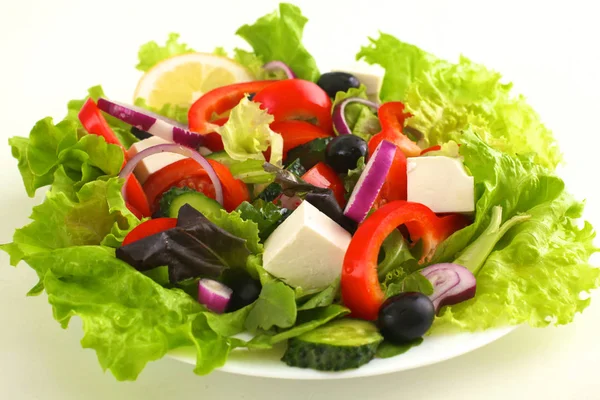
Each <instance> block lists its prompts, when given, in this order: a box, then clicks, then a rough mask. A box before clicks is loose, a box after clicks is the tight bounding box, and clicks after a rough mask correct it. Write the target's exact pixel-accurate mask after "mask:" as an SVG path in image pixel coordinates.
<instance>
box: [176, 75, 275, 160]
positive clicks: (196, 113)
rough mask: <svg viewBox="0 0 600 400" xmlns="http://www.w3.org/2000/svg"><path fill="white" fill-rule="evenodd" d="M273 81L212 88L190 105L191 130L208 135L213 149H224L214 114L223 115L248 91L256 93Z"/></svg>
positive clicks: (207, 141)
mask: <svg viewBox="0 0 600 400" xmlns="http://www.w3.org/2000/svg"><path fill="white" fill-rule="evenodd" d="M272 83H273V81H254V82H244V83H236V84H233V85H229V86H223V87H220V88H216V89H213V90H211V91H210V92H208V93H205V94H204V95H203V96H202V97H200V98H199V99H198V100H196V102H194V104H192V106H191V107H190V110H189V113H188V121H189V125H190V130H191V131H192V132H197V133H199V134H201V135H206V143H205V145H206V147H208V148H209V149H211V150H212V151H220V150H223V142H222V141H221V138H220V137H219V135H218V134H216V133H211V132H214V129H215V127H216V126H219V125H217V124H216V123H215V122H216V121H213V115H222V114H224V113H226V112H227V111H229V110H231V109H232V108H234V107H235V106H236V105H238V103H239V102H240V100H242V98H244V97H245V96H246V94H247V93H255V92H258V91H259V90H260V89H262V88H264V87H266V86H268V85H270V84H272Z"/></svg>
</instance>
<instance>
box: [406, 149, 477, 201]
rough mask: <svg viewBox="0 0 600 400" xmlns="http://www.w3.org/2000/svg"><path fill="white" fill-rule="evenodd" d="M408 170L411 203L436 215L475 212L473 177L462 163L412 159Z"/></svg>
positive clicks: (408, 194) (437, 157)
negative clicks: (426, 208) (425, 207)
mask: <svg viewBox="0 0 600 400" xmlns="http://www.w3.org/2000/svg"><path fill="white" fill-rule="evenodd" d="M406 169H407V192H408V193H407V197H408V201H412V202H415V203H421V204H424V205H426V206H427V207H429V208H431V210H432V211H434V212H436V213H450V212H457V213H470V212H473V211H475V188H474V181H473V177H472V176H469V175H468V174H467V171H466V170H465V167H464V165H463V164H462V162H461V161H460V160H459V159H457V158H452V157H445V156H430V157H409V158H408V159H407V166H406Z"/></svg>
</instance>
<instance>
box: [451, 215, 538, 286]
mask: <svg viewBox="0 0 600 400" xmlns="http://www.w3.org/2000/svg"><path fill="white" fill-rule="evenodd" d="M529 218H531V216H529V215H516V216H514V217H512V218H511V219H509V220H508V221H506V222H504V223H502V207H501V206H495V207H494V208H492V217H491V219H490V224H489V225H488V227H487V228H486V229H485V231H483V233H482V234H481V235H480V236H479V237H478V238H477V240H475V241H474V242H473V243H471V244H470V245H469V246H467V247H466V248H465V249H464V250H463V251H461V253H460V254H459V256H458V258H456V260H454V262H455V263H456V264H459V265H463V266H464V267H465V268H467V269H468V270H469V271H470V272H472V273H473V274H474V275H477V273H478V272H479V270H480V269H481V267H483V264H484V263H485V260H486V259H487V258H488V256H489V255H490V253H491V252H492V250H493V249H494V247H496V244H497V243H498V242H499V241H500V239H502V237H503V236H504V235H505V234H506V232H508V231H509V230H510V229H511V228H512V227H513V226H515V225H518V224H519V223H522V222H523V221H527V220H528V219H529Z"/></svg>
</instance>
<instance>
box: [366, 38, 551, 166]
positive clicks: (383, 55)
mask: <svg viewBox="0 0 600 400" xmlns="http://www.w3.org/2000/svg"><path fill="white" fill-rule="evenodd" d="M370 41H371V43H370V45H368V46H365V47H363V48H362V49H361V51H360V52H359V53H358V54H357V58H361V59H364V60H365V61H367V62H368V63H370V64H379V65H381V66H382V67H383V68H384V69H385V76H384V79H383V85H382V87H381V92H380V94H379V97H380V98H381V100H382V101H385V102H389V101H401V102H403V103H404V104H405V105H406V112H408V113H410V114H411V115H412V116H411V117H410V118H408V120H407V121H406V123H407V128H409V127H410V128H412V129H414V130H416V131H419V132H421V133H423V138H422V140H421V145H422V146H423V148H427V147H429V146H433V145H436V144H443V143H446V142H448V141H449V140H455V141H457V142H459V143H460V142H461V141H462V140H461V133H462V131H464V130H465V129H467V128H469V127H470V128H471V129H474V130H475V132H476V133H477V134H478V135H480V137H481V138H482V140H483V141H484V142H485V143H487V144H489V145H491V146H493V147H494V148H495V149H498V150H499V151H502V152H504V153H507V154H510V155H518V154H531V155H532V156H533V158H534V160H535V162H536V163H538V164H541V165H542V166H545V167H549V168H552V169H554V168H556V166H557V165H558V163H559V162H560V161H561V158H562V157H561V154H560V150H559V149H558V145H557V142H556V140H555V138H554V136H553V135H552V132H551V131H550V130H549V129H548V128H547V127H546V126H544V125H543V124H542V121H541V119H540V117H539V115H538V114H537V113H536V112H535V111H534V110H533V108H532V107H531V106H530V105H529V104H527V102H526V100H525V98H524V97H523V96H516V95H515V94H514V92H512V86H513V85H512V84H511V83H506V82H505V81H504V79H502V76H501V75H500V74H499V73H498V72H496V71H493V70H489V69H487V68H485V67H484V66H482V65H480V64H477V63H474V62H472V61H471V60H469V59H468V58H466V57H460V59H459V60H458V62H457V63H451V62H448V61H445V60H441V59H439V58H437V57H435V56H434V55H432V54H430V53H427V52H426V51H424V50H422V49H419V48H418V47H416V46H414V45H411V44H408V43H405V42H402V41H400V40H398V39H397V38H395V37H394V36H392V35H389V34H386V33H381V34H380V36H379V38H377V39H370ZM405 154H406V153H405ZM407 156H408V154H407Z"/></svg>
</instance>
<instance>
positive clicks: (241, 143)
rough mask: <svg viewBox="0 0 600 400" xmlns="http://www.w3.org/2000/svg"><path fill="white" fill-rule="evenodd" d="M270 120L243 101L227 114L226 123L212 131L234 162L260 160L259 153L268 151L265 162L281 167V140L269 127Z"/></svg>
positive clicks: (262, 111)
mask: <svg viewBox="0 0 600 400" xmlns="http://www.w3.org/2000/svg"><path fill="white" fill-rule="evenodd" d="M271 122H273V116H272V115H270V114H268V113H266V112H265V111H264V110H261V109H260V107H259V105H258V104H256V103H255V102H253V101H250V100H248V99H247V98H245V97H244V98H243V99H242V100H241V101H240V102H239V104H238V105H237V106H235V107H234V108H233V109H232V110H231V113H230V114H229V120H228V121H227V122H226V123H225V124H224V125H223V126H222V127H216V128H215V130H216V131H217V132H218V133H219V134H220V135H221V138H222V139H223V145H224V147H225V151H226V152H227V155H229V156H230V157H231V158H233V159H234V160H237V161H246V160H264V159H265V156H264V155H263V152H264V151H266V150H267V149H268V148H269V147H270V149H271V153H270V159H269V162H270V163H271V164H274V165H282V159H283V138H282V137H281V135H279V134H278V133H276V132H273V131H272V130H271V128H270V127H269V124H270V123H271Z"/></svg>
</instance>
